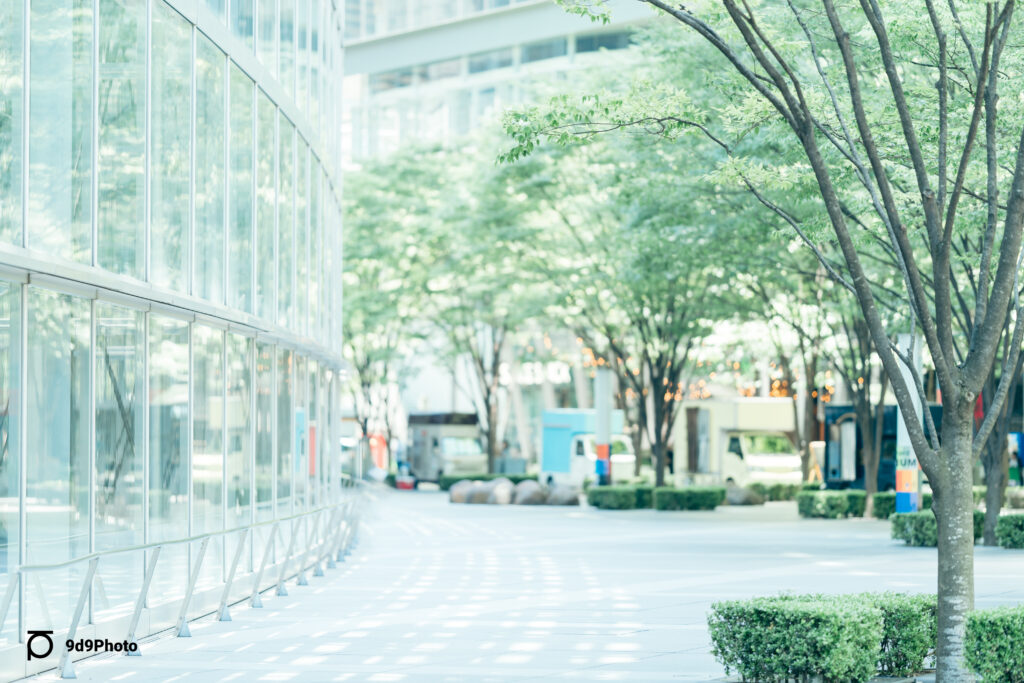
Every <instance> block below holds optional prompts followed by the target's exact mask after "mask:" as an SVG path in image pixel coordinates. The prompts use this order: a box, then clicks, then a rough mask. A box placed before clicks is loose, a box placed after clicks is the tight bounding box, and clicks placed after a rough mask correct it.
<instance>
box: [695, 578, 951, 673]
mask: <svg viewBox="0 0 1024 683" xmlns="http://www.w3.org/2000/svg"><path fill="white" fill-rule="evenodd" d="M708 627H709V630H710V632H711V641H712V644H713V648H712V653H713V654H714V655H715V657H716V658H717V659H718V661H720V662H721V663H722V664H723V665H724V666H725V670H726V673H730V672H731V671H733V670H735V671H737V672H738V673H739V674H740V675H742V676H743V678H744V680H757V681H780V680H783V681H784V680H790V679H797V680H804V679H806V678H810V677H814V676H820V677H822V678H823V679H824V680H854V681H866V680H868V679H870V678H871V677H872V676H874V675H875V674H876V673H881V674H884V675H888V676H906V675H909V674H912V673H914V672H916V671H919V670H920V669H921V668H922V667H923V665H924V660H925V658H926V657H927V656H928V653H929V651H930V650H931V649H932V648H933V647H934V644H935V640H936V618H935V596H934V595H901V594H898V593H881V594H871V593H866V594H860V595H847V596H822V595H804V596H779V597H774V598H755V599H753V600H735V601H728V602H718V603H715V604H714V605H712V607H711V614H710V615H709V616H708Z"/></svg>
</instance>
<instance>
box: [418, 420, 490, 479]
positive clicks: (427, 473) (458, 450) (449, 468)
mask: <svg viewBox="0 0 1024 683" xmlns="http://www.w3.org/2000/svg"><path fill="white" fill-rule="evenodd" d="M409 438H410V440H411V444H410V446H409V452H408V459H409V473H410V474H411V475H412V476H413V477H415V479H416V480H417V481H439V480H440V479H441V476H442V475H456V476H458V475H470V474H485V473H486V472H487V454H486V453H484V449H483V447H482V446H481V444H480V428H479V426H478V424H477V417H476V415H475V414H473V413H426V414H420V415H410V416H409Z"/></svg>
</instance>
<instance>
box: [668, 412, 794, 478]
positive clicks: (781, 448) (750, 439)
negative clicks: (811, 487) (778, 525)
mask: <svg viewBox="0 0 1024 683" xmlns="http://www.w3.org/2000/svg"><path fill="white" fill-rule="evenodd" d="M795 436H796V418H795V415H794V412H793V400H792V399H790V398H745V397H738V398H730V399H710V400H704V401H692V402H687V403H685V404H683V406H681V407H680V410H679V412H678V414H677V416H676V423H675V425H674V429H673V439H672V441H673V445H674V460H675V462H674V465H675V467H674V470H675V472H674V475H675V478H676V482H677V484H678V485H682V484H683V483H686V482H687V481H689V482H692V483H695V484H723V483H726V482H729V481H733V482H735V483H736V484H739V485H740V486H745V485H747V484H749V483H751V482H755V481H758V482H763V483H766V484H773V483H787V484H789V483H792V484H799V483H800V481H801V469H800V454H799V452H797V448H796V446H795V445H794V443H795Z"/></svg>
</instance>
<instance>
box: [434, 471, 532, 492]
mask: <svg viewBox="0 0 1024 683" xmlns="http://www.w3.org/2000/svg"><path fill="white" fill-rule="evenodd" d="M501 478H505V479H508V480H509V481H510V482H512V483H513V484H518V483H519V482H521V481H525V480H527V479H532V480H533V481H537V475H536V474H467V475H464V476H455V475H450V474H442V475H441V481H439V482H438V485H439V486H440V487H441V490H442V491H447V490H448V489H450V488H451V487H452V484H455V483H457V482H460V481H463V480H468V481H491V480H493V479H501Z"/></svg>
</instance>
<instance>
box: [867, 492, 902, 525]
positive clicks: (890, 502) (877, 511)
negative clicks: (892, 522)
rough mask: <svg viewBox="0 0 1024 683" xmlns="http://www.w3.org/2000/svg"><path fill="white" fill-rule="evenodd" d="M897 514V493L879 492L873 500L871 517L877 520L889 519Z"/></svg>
mask: <svg viewBox="0 0 1024 683" xmlns="http://www.w3.org/2000/svg"><path fill="white" fill-rule="evenodd" d="M894 512H896V492H895V491H879V492H878V493H876V494H875V495H874V496H872V500H871V516H872V517H874V518H875V519H889V517H891V516H892V513H894Z"/></svg>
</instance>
